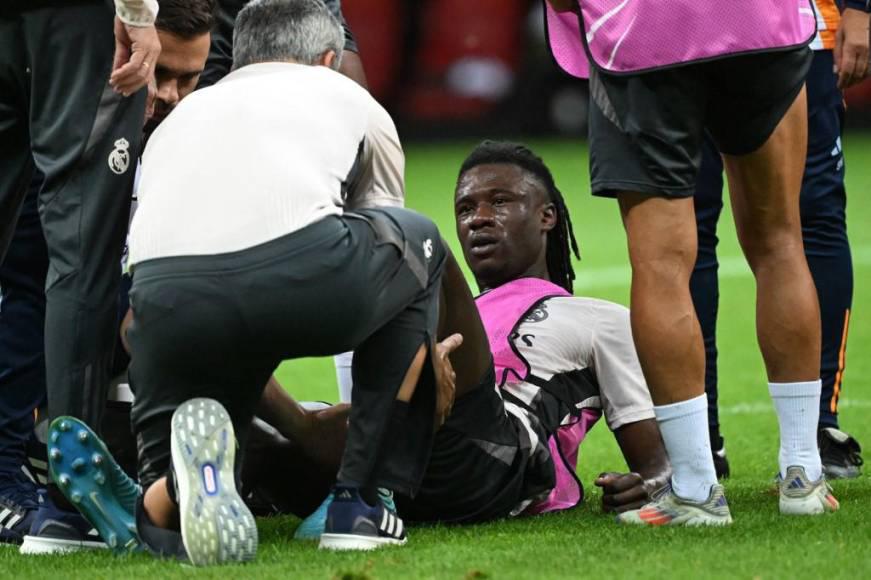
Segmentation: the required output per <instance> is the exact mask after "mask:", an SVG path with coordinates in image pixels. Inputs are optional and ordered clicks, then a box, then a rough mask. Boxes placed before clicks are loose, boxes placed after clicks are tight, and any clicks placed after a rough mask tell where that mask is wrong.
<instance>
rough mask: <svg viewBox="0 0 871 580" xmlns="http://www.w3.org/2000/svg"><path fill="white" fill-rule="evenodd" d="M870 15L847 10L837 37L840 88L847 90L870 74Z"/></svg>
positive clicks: (836, 60)
mask: <svg viewBox="0 0 871 580" xmlns="http://www.w3.org/2000/svg"><path fill="white" fill-rule="evenodd" d="M868 22H869V14H868V13H867V12H863V11H861V10H856V9H855V8H847V9H846V10H844V13H843V14H842V15H841V24H840V26H839V27H838V32H837V34H836V35H835V73H836V74H837V75H838V88H840V89H846V88H847V87H849V86H852V85H855V84H856V83H858V82H860V81H862V80H863V79H864V78H865V76H866V75H867V74H868V64H869V63H868V52H869V51H868V43H869V39H868Z"/></svg>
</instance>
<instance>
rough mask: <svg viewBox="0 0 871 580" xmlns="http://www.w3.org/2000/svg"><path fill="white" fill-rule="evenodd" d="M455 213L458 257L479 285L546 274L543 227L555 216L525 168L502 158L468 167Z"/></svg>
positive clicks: (551, 223) (550, 224)
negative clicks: (500, 160)
mask: <svg viewBox="0 0 871 580" xmlns="http://www.w3.org/2000/svg"><path fill="white" fill-rule="evenodd" d="M454 216H455V217H456V220H457V236H458V237H459V239H460V244H461V245H462V247H463V256H464V257H465V259H466V263H467V264H468V265H469V268H471V270H472V273H473V274H474V275H475V279H476V280H477V282H478V285H479V286H480V287H481V289H482V290H483V289H486V288H494V287H496V286H499V285H501V284H504V283H506V282H510V281H511V280H514V279H516V278H520V277H524V276H543V277H547V265H546V262H545V250H546V247H547V245H546V244H547V232H548V231H549V230H551V229H552V228H553V226H554V224H555V220H556V215H555V212H554V207H553V204H552V203H550V202H549V201H548V196H547V192H546V191H545V188H544V186H543V185H542V184H541V183H540V182H539V180H538V179H536V178H535V176H533V175H532V174H530V173H529V172H527V171H525V170H524V169H522V168H520V167H517V166H516V165H510V164H507V163H505V164H503V163H494V164H487V165H478V166H477V167H474V168H472V169H470V170H469V171H467V172H466V173H465V174H464V175H463V177H462V179H461V180H460V182H459V184H458V185H457V191H456V195H455V197H454Z"/></svg>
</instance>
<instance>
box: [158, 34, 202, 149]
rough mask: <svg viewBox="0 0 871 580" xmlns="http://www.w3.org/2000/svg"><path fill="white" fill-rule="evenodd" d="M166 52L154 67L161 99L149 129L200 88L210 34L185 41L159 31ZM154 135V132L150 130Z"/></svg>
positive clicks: (163, 50) (185, 39) (162, 52)
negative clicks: (198, 83) (197, 87)
mask: <svg viewBox="0 0 871 580" xmlns="http://www.w3.org/2000/svg"><path fill="white" fill-rule="evenodd" d="M157 35H158V36H159V37H160V44H161V46H162V49H161V51H160V57H159V58H158V59H157V66H156V67H155V68H154V76H155V79H156V80H157V99H156V101H155V104H154V116H152V117H151V119H149V121H148V123H147V125H148V128H147V129H146V131H148V129H154V127H156V126H157V125H159V124H160V123H161V121H163V120H164V119H165V118H166V116H167V115H169V113H170V112H172V110H173V109H174V108H175V106H176V105H177V104H178V103H179V101H181V100H182V99H183V98H185V97H186V96H188V95H189V94H191V92H192V91H193V90H194V89H195V88H196V86H197V81H198V80H199V79H200V73H202V72H203V67H205V65H206V58H208V56H209V41H210V35H209V34H208V33H206V34H201V35H200V36H196V37H194V38H181V37H179V36H176V35H174V34H172V33H170V32H166V31H162V30H158V31H157ZM149 132H150V131H149Z"/></svg>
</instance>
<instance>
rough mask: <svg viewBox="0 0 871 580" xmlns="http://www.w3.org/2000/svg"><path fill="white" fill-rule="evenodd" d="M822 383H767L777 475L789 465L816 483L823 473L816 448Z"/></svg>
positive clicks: (817, 448) (817, 381)
mask: <svg viewBox="0 0 871 580" xmlns="http://www.w3.org/2000/svg"><path fill="white" fill-rule="evenodd" d="M821 389H822V381H819V380H816V381H809V382H805V383H768V392H769V393H771V399H772V400H773V401H774V409H775V410H776V411H777V421H778V423H780V455H779V457H778V460H779V463H780V475H781V476H785V475H786V470H787V468H788V467H790V466H792V465H799V466H801V467H804V470H805V472H806V473H807V476H808V479H810V480H811V481H816V480H818V479H819V478H820V476H821V475H822V473H823V468H822V464H821V463H820V449H819V447H818V446H817V423H818V422H819V420H820V390H821Z"/></svg>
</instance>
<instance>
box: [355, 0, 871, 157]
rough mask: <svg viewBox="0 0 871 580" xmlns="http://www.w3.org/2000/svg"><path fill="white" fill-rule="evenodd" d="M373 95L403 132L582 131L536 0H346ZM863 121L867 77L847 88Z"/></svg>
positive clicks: (577, 97) (870, 124) (577, 90)
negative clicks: (545, 32)
mask: <svg viewBox="0 0 871 580" xmlns="http://www.w3.org/2000/svg"><path fill="white" fill-rule="evenodd" d="M342 10H343V12H344V14H345V17H346V19H347V21H348V23H349V24H350V26H351V29H352V30H353V32H354V35H355V36H356V38H357V43H358V45H359V48H360V55H361V57H362V60H363V63H364V66H365V68H366V75H367V76H368V80H369V87H370V90H371V91H372V93H373V94H374V95H375V96H376V98H378V100H379V101H381V103H382V104H384V105H385V106H386V107H387V108H388V110H390V112H391V113H392V114H393V116H394V118H395V119H396V122H397V125H398V126H399V131H400V135H401V136H402V137H403V139H405V140H408V139H415V138H428V139H431V138H452V137H459V136H468V135H482V134H485V135H487V136H490V137H496V136H504V135H517V134H521V135H534V136H542V135H566V136H572V137H581V136H584V135H585V134H586V106H587V90H586V83H585V82H583V81H579V80H577V79H573V78H570V77H568V76H567V75H565V74H563V73H562V72H561V71H560V70H558V69H557V67H556V66H555V64H554V62H553V60H552V58H551V56H550V52H549V51H548V49H547V45H546V39H545V34H544V26H543V22H544V15H543V9H542V3H541V1H540V0H475V1H469V0H346V1H345V2H342ZM846 98H847V103H848V107H849V120H848V125H849V126H850V127H851V128H853V127H854V128H858V127H863V128H865V129H871V83H868V82H866V83H864V84H862V85H860V86H858V87H856V88H854V89H852V90H850V91H848V93H847V95H846Z"/></svg>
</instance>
